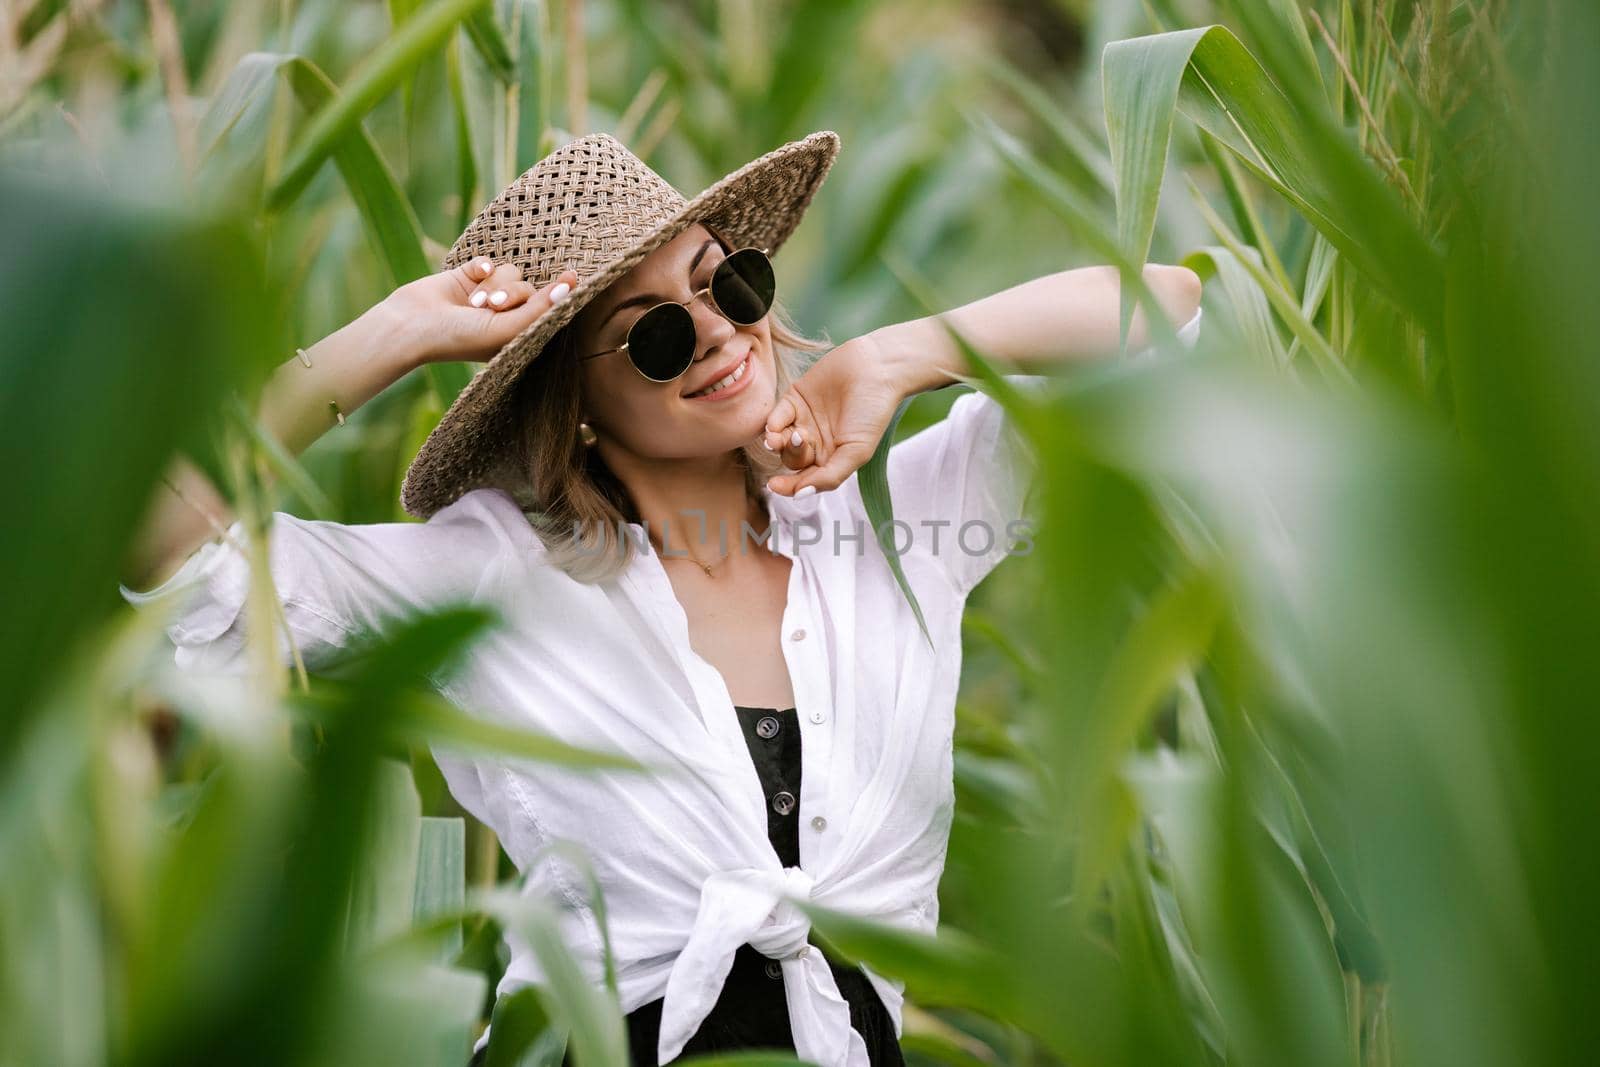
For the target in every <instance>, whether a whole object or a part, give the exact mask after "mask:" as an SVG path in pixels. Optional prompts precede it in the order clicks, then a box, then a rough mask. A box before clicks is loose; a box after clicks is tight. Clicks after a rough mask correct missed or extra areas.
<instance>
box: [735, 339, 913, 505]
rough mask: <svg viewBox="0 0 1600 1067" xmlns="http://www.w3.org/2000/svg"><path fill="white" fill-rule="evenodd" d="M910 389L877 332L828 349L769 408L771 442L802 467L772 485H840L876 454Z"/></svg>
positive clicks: (778, 489)
mask: <svg viewBox="0 0 1600 1067" xmlns="http://www.w3.org/2000/svg"><path fill="white" fill-rule="evenodd" d="M905 396H906V393H905V390H904V388H903V387H902V386H901V385H900V383H899V381H898V380H897V379H896V378H895V377H894V376H893V375H892V374H891V367H890V363H889V361H888V360H887V359H886V358H885V353H884V352H883V350H882V349H881V348H880V347H879V345H878V343H877V342H876V341H875V340H874V339H873V338H872V336H871V335H870V334H865V335H863V336H861V337H857V338H854V339H852V340H849V341H846V342H845V343H844V344H841V345H839V346H838V347H837V348H835V349H833V350H832V351H830V352H828V353H827V354H826V355H824V356H823V357H822V358H821V359H818V360H817V361H816V362H815V363H813V364H812V365H811V366H810V367H809V368H807V370H806V372H805V373H804V374H802V375H801V376H800V377H799V378H797V379H796V380H795V381H794V383H793V384H792V385H791V386H790V387H789V391H788V392H786V393H785V394H784V395H783V396H781V397H779V398H778V403H777V405H776V406H775V407H774V408H773V409H772V414H770V415H768V416H767V425H766V433H765V435H764V441H765V444H766V445H767V447H768V448H771V449H774V450H781V452H782V453H783V464H784V466H785V467H788V468H789V469H790V470H792V471H794V472H795V473H794V474H777V475H773V477H772V478H770V479H768V481H767V485H768V486H769V487H771V489H772V491H773V492H775V493H779V494H781V495H783V496H793V495H795V494H796V493H797V492H799V491H801V490H806V491H807V492H809V491H812V490H815V491H816V492H819V493H820V492H825V491H827V490H829V489H836V488H838V487H839V486H840V485H841V484H843V482H844V481H845V479H847V478H849V477H850V475H851V473H852V472H853V471H855V470H857V469H858V468H860V467H861V466H862V465H863V464H865V463H866V462H867V460H869V459H871V458H872V453H873V452H874V451H875V450H876V449H877V447H878V441H879V440H880V439H881V438H882V437H883V432H884V431H885V430H886V429H888V427H889V420H890V419H891V418H893V417H894V410H895V408H897V407H899V406H900V401H902V400H904V399H905ZM795 435H798V443H796V436H795Z"/></svg>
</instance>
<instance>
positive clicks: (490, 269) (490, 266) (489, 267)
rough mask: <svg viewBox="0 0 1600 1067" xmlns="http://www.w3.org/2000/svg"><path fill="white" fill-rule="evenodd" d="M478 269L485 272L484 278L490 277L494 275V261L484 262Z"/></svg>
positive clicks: (487, 260)
mask: <svg viewBox="0 0 1600 1067" xmlns="http://www.w3.org/2000/svg"><path fill="white" fill-rule="evenodd" d="M478 269H479V270H481V271H482V272H483V276H484V277H485V278H487V277H488V276H489V275H491V274H493V273H494V260H492V259H486V260H484V261H483V262H482V263H479V264H478Z"/></svg>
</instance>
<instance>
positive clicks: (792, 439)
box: [789, 430, 805, 448]
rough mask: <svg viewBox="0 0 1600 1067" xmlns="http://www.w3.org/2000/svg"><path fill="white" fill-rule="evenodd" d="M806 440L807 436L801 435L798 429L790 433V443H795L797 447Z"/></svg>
mask: <svg viewBox="0 0 1600 1067" xmlns="http://www.w3.org/2000/svg"><path fill="white" fill-rule="evenodd" d="M804 441H805V438H804V437H801V436H800V431H799V430H796V431H795V432H794V433H792V434H790V435H789V443H790V444H791V445H794V446H795V447H796V448H798V447H800V445H801V443H802V442H804Z"/></svg>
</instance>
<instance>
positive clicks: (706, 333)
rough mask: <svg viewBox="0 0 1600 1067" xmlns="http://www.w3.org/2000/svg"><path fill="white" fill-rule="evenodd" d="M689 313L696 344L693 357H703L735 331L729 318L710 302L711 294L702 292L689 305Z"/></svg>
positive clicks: (724, 341) (736, 329) (735, 328)
mask: <svg viewBox="0 0 1600 1067" xmlns="http://www.w3.org/2000/svg"><path fill="white" fill-rule="evenodd" d="M689 313H690V315H691V316H692V317H693V318H694V334H695V340H696V341H697V342H698V344H696V346H695V347H696V349H697V350H698V351H697V352H696V353H695V359H697V360H700V359H704V358H705V355H706V353H707V352H709V351H711V349H712V348H715V347H717V346H719V345H722V344H724V343H726V342H727V340H728V339H729V338H730V337H732V336H733V335H734V334H735V333H736V332H737V331H738V327H736V326H734V324H733V322H732V320H730V319H729V318H728V317H727V316H726V315H724V314H723V313H722V312H721V311H719V310H717V306H716V305H715V304H713V303H712V302H711V294H710V293H704V294H702V295H701V297H700V299H698V300H696V301H695V302H694V303H693V304H691V305H690V306H689Z"/></svg>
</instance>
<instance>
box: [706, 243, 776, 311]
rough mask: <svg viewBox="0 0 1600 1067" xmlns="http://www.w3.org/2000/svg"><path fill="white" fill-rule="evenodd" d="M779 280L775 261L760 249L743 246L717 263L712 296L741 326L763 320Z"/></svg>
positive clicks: (712, 282) (713, 277) (712, 279)
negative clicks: (773, 269) (774, 275)
mask: <svg viewBox="0 0 1600 1067" xmlns="http://www.w3.org/2000/svg"><path fill="white" fill-rule="evenodd" d="M777 288H778V283H777V280H776V279H775V278H774V277H773V274H772V260H770V259H768V258H767V257H766V256H765V255H763V254H762V252H761V250H760V249H759V248H741V249H739V251H737V252H735V253H734V254H733V255H731V256H729V257H728V258H727V259H725V260H723V261H722V262H721V263H720V264H718V266H717V272H716V274H714V275H713V276H712V278H711V296H712V298H713V299H715V300H716V302H717V307H719V308H721V309H722V313H723V314H724V315H726V316H728V318H730V319H732V320H733V321H734V322H737V323H739V324H740V325H741V326H749V325H750V324H751V323H755V322H759V321H761V316H763V315H765V314H766V313H767V311H768V310H769V309H770V308H771V307H772V297H773V294H774V293H776V292H777Z"/></svg>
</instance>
